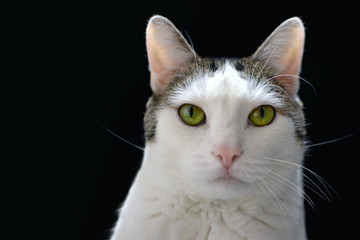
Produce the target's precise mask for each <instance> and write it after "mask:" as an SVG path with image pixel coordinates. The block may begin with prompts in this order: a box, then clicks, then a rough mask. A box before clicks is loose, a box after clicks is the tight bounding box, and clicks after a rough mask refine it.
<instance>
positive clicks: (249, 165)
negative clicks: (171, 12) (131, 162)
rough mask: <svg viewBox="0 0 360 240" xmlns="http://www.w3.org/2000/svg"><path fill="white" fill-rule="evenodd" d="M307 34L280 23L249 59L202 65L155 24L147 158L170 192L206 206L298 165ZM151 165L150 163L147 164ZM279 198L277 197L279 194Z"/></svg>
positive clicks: (298, 25)
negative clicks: (174, 189) (172, 186)
mask: <svg viewBox="0 0 360 240" xmlns="http://www.w3.org/2000/svg"><path fill="white" fill-rule="evenodd" d="M303 46H304V27H303V24H302V22H301V20H300V19H299V18H296V17H295V18H291V19H288V20H286V21H285V22H283V23H282V24H281V25H280V26H279V27H278V28H277V29H276V30H275V31H274V32H273V33H272V34H271V35H270V36H269V37H268V38H267V40H266V41H265V42H264V43H263V44H262V45H261V46H260V47H259V48H258V49H257V51H256V52H255V53H254V54H253V55H251V56H250V57H246V58H236V59H227V58H221V59H219V58H203V57H200V56H198V55H197V53H196V52H195V51H194V49H193V48H192V47H191V46H190V44H189V43H188V42H187V41H186V39H185V38H184V36H183V35H182V34H181V33H180V32H179V30H177V29H176V27H175V26H174V25H173V24H172V23H171V22H170V21H169V20H168V19H167V18H164V17H162V16H154V17H152V18H151V19H150V21H149V23H148V26H147V29H146V47H147V53H148V60H149V69H150V73H151V89H152V91H153V95H152V97H151V98H150V99H149V101H148V103H147V110H146V113H145V121H144V125H145V135H146V140H147V143H146V148H147V151H146V154H148V155H150V157H148V160H147V161H149V163H148V164H151V165H153V166H154V168H156V169H158V170H159V171H158V174H163V175H164V176H163V177H164V179H168V180H166V181H164V182H165V183H164V184H166V182H167V181H170V182H171V180H170V179H172V180H174V179H176V181H177V183H178V186H180V185H181V186H182V187H183V188H182V190H181V191H186V192H187V193H188V194H190V195H191V194H192V195H196V194H197V195H201V196H203V197H208V198H217V199H223V198H226V199H228V198H236V197H238V196H240V195H241V194H242V195H243V192H244V191H251V189H252V188H254V186H256V184H257V183H259V182H262V181H273V179H270V177H269V176H270V175H271V174H270V173H271V172H275V173H277V174H279V176H283V177H286V176H288V175H289V174H290V173H289V171H294V169H293V168H288V167H287V168H284V166H283V165H282V164H279V161H275V160H273V159H278V160H281V161H290V162H295V163H301V161H302V158H303V153H304V144H303V143H304V137H305V127H304V126H305V123H304V115H303V112H302V103H301V101H300V99H299V97H298V90H299V78H298V75H299V73H300V68H301V61H302V55H303ZM150 161H151V162H150ZM274 191H275V190H274Z"/></svg>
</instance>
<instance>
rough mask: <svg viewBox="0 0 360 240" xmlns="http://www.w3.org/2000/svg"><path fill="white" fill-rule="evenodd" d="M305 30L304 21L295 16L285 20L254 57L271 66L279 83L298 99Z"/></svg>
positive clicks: (263, 64)
mask: <svg viewBox="0 0 360 240" xmlns="http://www.w3.org/2000/svg"><path fill="white" fill-rule="evenodd" d="M304 41H305V30H304V25H303V23H302V21H301V20H300V19H299V18H297V17H293V18H290V19H288V20H286V21H285V22H283V23H282V24H281V25H280V26H279V27H278V28H276V29H275V31H274V32H273V33H272V34H271V35H270V36H269V37H268V38H267V39H266V40H265V42H264V43H263V44H262V45H261V46H260V47H259V48H258V50H257V51H256V52H255V53H254V54H253V55H252V57H253V58H254V59H255V60H257V61H260V62H261V63H262V66H264V67H266V68H270V71H271V72H272V73H273V74H274V77H275V76H277V75H279V77H277V78H276V81H277V83H278V84H279V85H280V86H281V87H282V88H283V89H284V90H285V91H286V92H287V93H288V94H289V95H290V96H291V97H293V98H295V99H296V100H298V99H297V92H298V90H299V84H300V83H299V78H297V77H294V76H290V75H296V76H298V75H299V74H300V71H301V61H302V56H303V51H304Z"/></svg>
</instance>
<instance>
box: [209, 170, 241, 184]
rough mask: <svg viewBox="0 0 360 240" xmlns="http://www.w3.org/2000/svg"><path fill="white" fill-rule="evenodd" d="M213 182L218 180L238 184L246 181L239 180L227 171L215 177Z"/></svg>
mask: <svg viewBox="0 0 360 240" xmlns="http://www.w3.org/2000/svg"><path fill="white" fill-rule="evenodd" d="M214 182H218V183H226V184H236V183H237V184H238V183H242V184H245V183H246V182H245V181H244V180H241V179H239V178H237V177H236V176H234V175H232V174H231V173H229V172H226V173H225V174H223V175H222V176H220V177H218V178H216V179H215V180H214Z"/></svg>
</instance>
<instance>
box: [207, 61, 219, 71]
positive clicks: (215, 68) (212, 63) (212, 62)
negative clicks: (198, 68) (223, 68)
mask: <svg viewBox="0 0 360 240" xmlns="http://www.w3.org/2000/svg"><path fill="white" fill-rule="evenodd" d="M209 68H210V70H211V71H213V72H216V71H217V70H218V66H216V63H215V61H211V62H210V65H209Z"/></svg>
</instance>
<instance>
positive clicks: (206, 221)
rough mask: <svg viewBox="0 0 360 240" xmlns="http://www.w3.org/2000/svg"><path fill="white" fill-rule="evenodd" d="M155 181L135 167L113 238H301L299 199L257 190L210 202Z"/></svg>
mask: <svg viewBox="0 0 360 240" xmlns="http://www.w3.org/2000/svg"><path fill="white" fill-rule="evenodd" d="M158 181H161V180H159V179H158ZM157 183H158V182H157V181H153V179H152V180H150V179H148V180H146V174H144V175H143V176H142V173H141V171H140V173H139V175H138V176H137V179H136V183H135V184H134V185H133V186H132V188H131V190H130V193H129V196H128V198H127V200H126V202H125V203H124V206H123V208H122V211H121V214H122V219H120V220H119V222H118V224H117V228H116V229H115V234H114V236H113V239H149V240H152V239H153V240H155V239H171V240H229V239H232V240H237V239H239V240H242V239H268V240H272V239H274V240H275V239H276V240H282V239H284V240H285V239H293V240H296V239H299V240H300V239H305V236H304V235H303V233H304V226H303V225H302V223H303V213H302V211H301V209H302V206H301V205H302V203H301V202H298V205H296V204H295V205H294V202H291V201H288V200H289V199H287V198H286V196H284V199H283V200H275V199H271V198H270V197H269V196H266V195H261V194H260V195H257V196H256V195H254V196H251V197H248V198H246V199H234V200H226V201H224V200H213V201H209V200H208V199H200V198H197V197H191V196H186V195H183V194H182V195H176V194H175V193H174V191H171V190H170V191H169V190H167V191H166V190H165V189H163V188H162V187H156V186H154V185H153V184H157ZM273 201H275V202H276V201H277V204H274V202H273ZM279 209H281V211H279ZM116 233H119V234H120V233H121V235H119V236H117V235H116ZM117 237H118V238H117Z"/></svg>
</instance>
